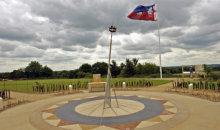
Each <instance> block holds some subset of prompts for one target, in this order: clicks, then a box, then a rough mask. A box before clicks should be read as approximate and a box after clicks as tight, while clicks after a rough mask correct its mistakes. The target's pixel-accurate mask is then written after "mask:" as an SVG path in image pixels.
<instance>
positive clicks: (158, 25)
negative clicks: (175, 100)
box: [156, 0, 163, 79]
mask: <svg viewBox="0 0 220 130" xmlns="http://www.w3.org/2000/svg"><path fill="white" fill-rule="evenodd" d="M156 5H157V27H158V38H159V61H160V78H161V79H162V78H163V76H162V66H161V51H160V20H159V6H158V0H157V1H156Z"/></svg>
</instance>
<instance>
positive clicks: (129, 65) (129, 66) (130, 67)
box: [122, 59, 135, 77]
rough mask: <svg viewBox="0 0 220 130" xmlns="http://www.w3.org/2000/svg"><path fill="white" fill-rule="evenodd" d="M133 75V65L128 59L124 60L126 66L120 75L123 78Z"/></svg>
mask: <svg viewBox="0 0 220 130" xmlns="http://www.w3.org/2000/svg"><path fill="white" fill-rule="evenodd" d="M134 74H135V69H134V64H133V63H132V61H130V60H129V59H126V64H125V67H124V69H123V71H122V75H123V76H125V77H131V76H133V75H134Z"/></svg>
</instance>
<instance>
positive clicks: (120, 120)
mask: <svg viewBox="0 0 220 130" xmlns="http://www.w3.org/2000/svg"><path fill="white" fill-rule="evenodd" d="M100 99H103V97H95V98H88V99H83V100H78V101H73V102H70V103H68V104H65V105H63V106H61V107H59V108H57V109H56V112H55V115H56V116H57V117H58V118H60V119H62V120H65V121H68V122H73V123H77V124H87V125H118V124H127V123H133V122H139V121H143V120H147V119H150V118H152V117H155V116H157V115H159V114H161V113H162V112H163V111H164V106H163V105H162V104H161V103H159V102H157V101H153V100H150V99H145V98H139V97H118V99H127V100H133V101H138V102H141V103H143V104H144V105H145V107H144V109H143V110H141V111H138V112H136V113H132V114H129V115H123V116H113V117H93V116H86V115H82V114H79V113H77V112H76V111H75V107H76V106H78V105H80V104H82V103H85V102H89V101H93V100H100Z"/></svg>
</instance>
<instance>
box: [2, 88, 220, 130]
mask: <svg viewBox="0 0 220 130" xmlns="http://www.w3.org/2000/svg"><path fill="white" fill-rule="evenodd" d="M152 89H153V88H152ZM152 91H153V90H151V91H147V90H146V91H117V95H124V94H125V95H126V94H128V95H139V96H140V95H143V96H152V97H159V98H165V99H168V100H171V101H174V102H176V103H178V104H180V105H182V106H183V107H184V110H185V111H187V112H188V114H185V115H182V116H183V117H184V116H187V118H186V119H185V121H183V122H178V120H176V122H175V121H174V122H171V123H170V124H169V123H168V124H166V125H167V127H166V128H169V129H172V130H219V129H220V103H219V102H211V101H207V100H203V99H199V98H195V97H190V96H183V95H178V94H170V93H165V92H152ZM98 95H104V93H79V94H73V95H67V96H57V97H52V98H47V99H44V100H39V101H35V102H31V103H27V104H23V105H19V106H16V107H14V108H10V109H8V110H5V111H2V112H0V129H1V130H35V129H37V128H38V129H39V128H40V129H53V128H52V127H47V126H43V125H42V126H37V127H36V126H34V125H33V123H31V121H30V116H31V115H32V114H33V113H35V112H36V111H41V110H43V109H45V108H47V107H49V106H51V105H53V104H56V103H57V102H61V101H65V100H68V99H73V98H84V97H86V96H98ZM180 117H181V115H180ZM32 121H33V120H32ZM35 121H36V122H37V121H38V120H35ZM168 121H169V120H168ZM168 121H167V122H168ZM151 129H164V128H163V125H161V127H160V126H155V127H151Z"/></svg>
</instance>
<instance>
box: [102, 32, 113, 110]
mask: <svg viewBox="0 0 220 130" xmlns="http://www.w3.org/2000/svg"><path fill="white" fill-rule="evenodd" d="M111 50H112V32H111V40H110V49H109V58H108V75H107V85H106V88H105V100H104V108H105V107H106V105H108V107H111V91H110V73H111V71H110V62H111Z"/></svg>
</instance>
